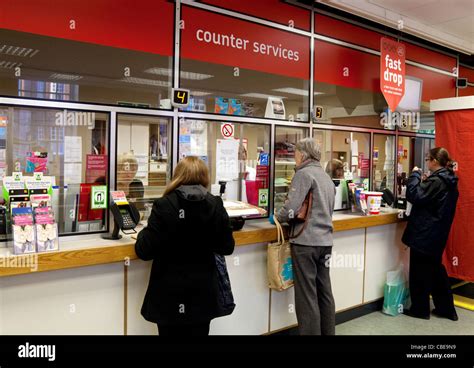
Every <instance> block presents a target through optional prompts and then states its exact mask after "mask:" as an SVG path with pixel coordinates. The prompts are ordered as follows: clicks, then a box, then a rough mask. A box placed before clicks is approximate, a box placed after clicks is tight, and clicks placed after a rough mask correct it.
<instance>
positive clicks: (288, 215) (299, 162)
mask: <svg viewBox="0 0 474 368" xmlns="http://www.w3.org/2000/svg"><path fill="white" fill-rule="evenodd" d="M320 159H321V151H320V147H319V145H318V144H317V143H316V142H315V141H314V140H313V139H312V138H305V139H302V140H301V141H299V142H298V143H297V144H296V152H295V161H296V168H295V175H294V177H293V180H292V182H291V187H290V190H289V193H288V198H287V199H286V201H285V204H284V206H283V207H282V208H281V210H280V211H279V212H278V214H277V215H276V216H277V218H278V220H279V221H280V222H282V223H284V222H287V223H288V224H290V226H292V227H294V228H293V229H292V231H290V233H291V232H293V233H294V234H298V236H297V237H295V238H290V243H291V255H292V260H293V276H294V285H295V307H296V317H297V319H298V330H299V333H300V334H301V335H334V334H335V314H336V313H335V305H334V298H333V296H332V290H331V280H330V277H329V259H330V257H331V251H332V245H333V237H332V232H333V227H332V213H333V209H334V197H335V194H336V188H335V186H334V183H333V182H332V180H331V178H330V177H329V175H328V174H327V173H326V172H325V171H324V169H323V168H322V167H321V163H320ZM309 191H311V192H312V194H313V203H312V206H311V209H310V212H309V218H308V219H307V224H306V226H305V227H304V229H303V230H302V231H301V233H300V230H301V229H302V228H301V227H302V226H304V225H303V224H302V223H293V221H292V219H294V218H295V217H296V215H297V214H298V212H299V211H300V209H301V206H302V204H303V202H304V199H305V197H306V195H307V194H308V192H309ZM299 233H300V234H299Z"/></svg>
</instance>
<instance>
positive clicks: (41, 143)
mask: <svg viewBox="0 0 474 368" xmlns="http://www.w3.org/2000/svg"><path fill="white" fill-rule="evenodd" d="M108 124H109V114H106V113H99V112H94V111H85V110H84V111H80V110H60V109H53V108H36V107H21V106H4V107H0V132H1V138H0V165H1V167H0V174H1V176H2V178H3V187H4V190H3V192H2V199H1V201H2V205H3V208H4V209H5V210H3V211H2V213H5V214H6V219H5V220H6V222H7V223H8V224H10V219H9V216H10V215H11V213H12V210H13V208H14V207H15V203H14V202H15V199H17V198H18V195H19V194H20V193H19V192H18V189H20V188H24V190H26V191H25V192H24V193H25V194H24V195H26V198H24V199H25V200H24V201H22V204H21V205H22V206H23V207H27V208H33V209H34V208H36V205H41V207H42V206H45V207H48V208H49V209H50V210H51V211H52V212H53V214H54V220H55V222H56V223H57V225H58V232H59V234H70V233H87V232H97V231H103V230H105V229H106V225H107V216H106V213H105V209H103V207H102V208H97V205H96V204H95V202H93V201H92V199H93V194H92V193H94V192H95V191H96V190H97V191H98V190H99V189H100V193H101V195H100V196H99V197H100V199H101V201H102V202H103V203H102V204H105V205H106V202H104V197H103V196H102V195H104V196H105V195H106V194H105V192H106V191H107V189H104V187H103V186H108V184H109V183H108V177H109V157H108V155H109V136H108V128H109V127H108ZM16 173H19V174H16ZM13 174H15V175H13ZM15 177H16V179H12V178H15ZM12 180H13V182H12ZM15 181H16V183H15ZM9 188H10V189H11V190H13V192H12V191H11V190H9ZM32 190H33V191H32ZM34 190H36V191H37V192H34ZM38 191H40V192H38ZM37 194H42V195H43V194H44V195H45V197H42V198H41V202H40V203H39V204H38V203H36V200H37V199H38V197H34V195H37ZM99 197H98V198H99ZM2 230H3V232H4V233H3V234H1V235H2V236H3V237H4V238H5V235H6V234H5V232H8V231H9V227H8V226H7V227H6V229H5V228H3V229H2Z"/></svg>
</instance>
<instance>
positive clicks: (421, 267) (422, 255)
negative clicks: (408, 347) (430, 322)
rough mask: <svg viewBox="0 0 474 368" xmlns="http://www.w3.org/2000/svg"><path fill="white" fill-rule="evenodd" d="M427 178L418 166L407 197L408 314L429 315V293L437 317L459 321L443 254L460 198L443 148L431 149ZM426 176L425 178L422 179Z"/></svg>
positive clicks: (423, 317)
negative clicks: (409, 305) (409, 300)
mask: <svg viewBox="0 0 474 368" xmlns="http://www.w3.org/2000/svg"><path fill="white" fill-rule="evenodd" d="M425 161H426V162H427V164H428V168H429V170H430V172H431V175H429V176H428V177H427V178H423V177H422V173H421V171H420V170H419V169H418V168H417V167H415V168H414V169H413V172H412V174H411V175H410V177H409V178H408V181H407V191H406V198H407V200H408V201H409V202H410V203H411V204H412V205H413V207H412V209H411V213H410V216H409V217H408V224H407V227H406V229H405V232H404V234H403V237H402V241H403V243H405V244H406V245H407V246H409V247H410V277H409V285H410V296H411V302H412V304H411V308H410V309H409V310H406V311H405V314H407V315H409V316H411V317H416V318H422V319H429V318H430V294H431V295H432V297H433V303H434V306H435V309H434V310H433V311H432V313H433V314H434V315H436V316H438V317H443V318H448V319H450V320H453V321H456V320H457V319H458V316H457V314H456V310H455V308H454V302H453V295H452V292H451V286H450V283H449V278H448V275H447V273H446V269H445V267H444V266H443V263H442V256H443V253H444V249H445V247H446V242H447V240H448V236H449V231H450V229H451V224H452V223H453V219H454V214H455V212H456V203H457V200H458V197H459V192H458V188H457V186H458V177H457V176H456V175H455V174H454V172H453V166H454V162H453V160H452V159H451V158H450V157H449V153H448V151H447V150H446V149H444V148H442V147H437V148H433V149H431V150H430V151H429V153H428V155H427V157H426V158H425ZM423 179H424V180H423Z"/></svg>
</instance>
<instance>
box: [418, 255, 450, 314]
mask: <svg viewBox="0 0 474 368" xmlns="http://www.w3.org/2000/svg"><path fill="white" fill-rule="evenodd" d="M409 283H410V297H411V308H410V311H411V312H413V313H415V314H417V315H420V316H429V314H430V294H431V296H432V297H433V303H434V306H435V308H436V310H437V311H438V312H439V313H441V314H444V315H452V314H455V313H456V311H455V309H454V302H453V294H452V292H451V285H450V284H449V278H448V274H447V273H446V268H445V267H444V266H443V264H442V259H441V257H432V256H429V255H426V254H424V253H420V252H418V251H416V250H415V249H413V248H410V280H409Z"/></svg>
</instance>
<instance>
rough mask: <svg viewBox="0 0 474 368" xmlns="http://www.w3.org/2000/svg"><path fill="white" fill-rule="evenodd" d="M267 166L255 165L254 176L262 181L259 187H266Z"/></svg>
mask: <svg viewBox="0 0 474 368" xmlns="http://www.w3.org/2000/svg"><path fill="white" fill-rule="evenodd" d="M268 173H269V171H268V166H263V165H257V170H256V175H255V178H256V180H257V181H261V182H262V186H261V187H260V188H268Z"/></svg>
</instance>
